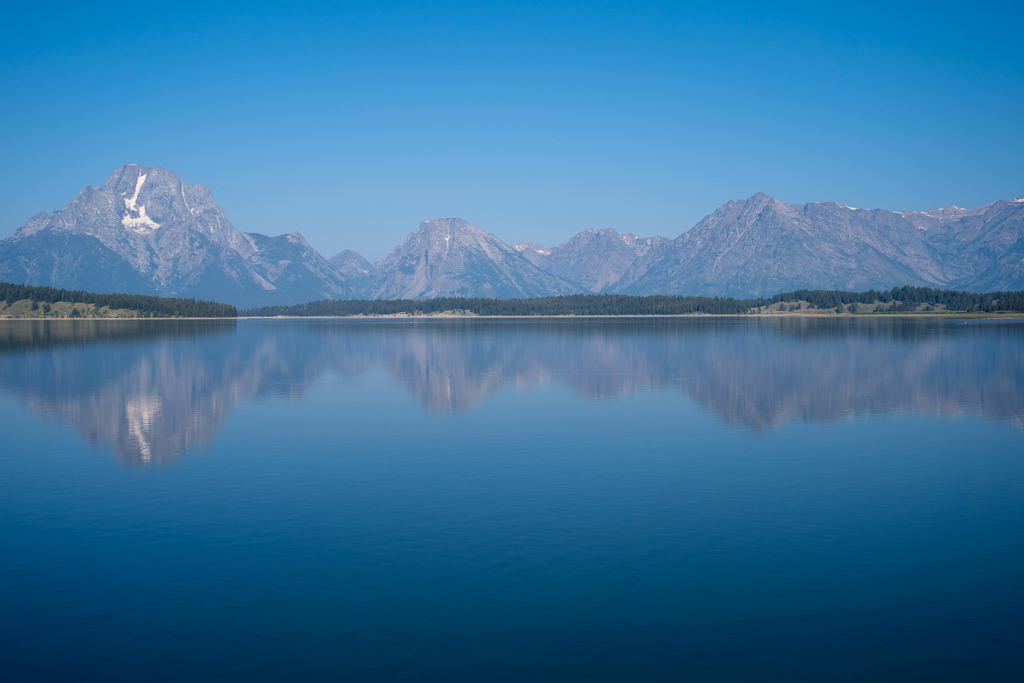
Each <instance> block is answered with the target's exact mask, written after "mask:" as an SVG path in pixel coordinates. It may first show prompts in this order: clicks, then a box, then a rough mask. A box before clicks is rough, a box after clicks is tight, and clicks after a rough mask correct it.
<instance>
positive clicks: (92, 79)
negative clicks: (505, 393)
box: [0, 2, 1024, 260]
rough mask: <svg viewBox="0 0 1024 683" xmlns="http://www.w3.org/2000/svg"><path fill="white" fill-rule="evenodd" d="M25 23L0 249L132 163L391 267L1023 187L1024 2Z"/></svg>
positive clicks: (635, 6) (191, 8)
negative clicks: (481, 232)
mask: <svg viewBox="0 0 1024 683" xmlns="http://www.w3.org/2000/svg"><path fill="white" fill-rule="evenodd" d="M21 4H22V5H24V6H23V7H14V8H7V9H5V20H4V22H2V25H0V92H2V93H3V98H2V102H0V126H2V130H3V135H2V138H0V150H2V159H3V161H2V164H0V174H2V177H0V188H2V189H0V237H5V236H8V235H10V234H12V233H13V232H14V230H16V229H17V228H18V227H20V226H21V225H23V224H24V222H25V220H26V219H27V218H28V217H29V216H31V215H32V214H34V213H36V212H37V211H52V210H54V209H56V208H61V207H63V206H65V205H66V204H67V203H68V202H69V201H70V200H71V199H72V198H73V197H74V195H75V194H76V193H77V192H78V191H79V190H80V189H81V188H82V187H83V186H85V185H99V184H102V182H103V181H104V180H105V179H106V177H107V176H108V175H109V174H110V173H111V172H112V171H113V170H114V168H116V167H117V166H119V165H120V164H122V163H138V164H143V165H146V166H151V165H160V166H165V167H167V168H171V169H174V170H176V171H177V172H178V173H179V174H180V175H181V176H182V177H183V178H184V179H185V180H186V181H188V182H192V183H196V182H199V183H202V184H204V185H206V186H208V187H209V188H211V189H212V190H213V193H214V197H215V198H216V200H217V201H218V203H220V205H221V206H222V207H224V209H225V211H227V214H228V217H229V218H230V219H231V221H232V223H233V224H234V225H235V227H237V228H239V229H241V230H244V231H247V232H262V233H267V234H281V233H285V232H290V231H292V230H299V231H300V232H302V233H303V234H304V235H306V237H307V238H308V239H309V241H310V242H311V243H312V244H313V246H315V247H316V248H318V249H319V250H320V251H322V252H323V253H324V254H325V255H328V256H329V255H331V254H333V253H335V252H337V251H339V250H341V249H343V248H352V249H356V250H357V251H360V252H362V253H363V254H365V255H366V256H367V257H369V258H371V259H372V260H376V259H379V258H381V257H383V256H384V255H385V254H386V253H387V252H388V251H389V250H390V249H391V248H392V247H393V246H395V245H396V244H398V243H400V242H402V241H403V240H404V239H405V236H406V235H407V234H408V233H410V232H412V231H415V230H416V229H417V227H418V224H419V222H420V221H421V220H425V219H428V218H432V217H435V216H458V217H461V218H465V219H467V220H469V221H471V222H473V223H475V224H476V225H478V226H480V227H481V228H483V229H485V230H487V231H488V232H492V233H494V234H496V235H498V236H499V237H500V238H502V239H504V240H505V241H507V242H514V241H518V240H520V239H530V240H533V241H535V242H539V243H542V244H548V245H554V244H557V243H559V242H562V241H564V240H566V239H568V238H569V237H570V236H571V235H573V234H574V233H576V232H578V231H579V230H582V229H585V228H591V227H596V228H602V227H613V228H616V229H617V230H619V231H621V232H635V233H637V234H642V235H651V234H661V235H667V236H670V237H675V236H677V235H679V234H680V233H681V232H683V231H684V230H686V229H687V228H689V227H691V226H692V225H693V224H694V223H696V222H697V221H698V220H700V219H701V218H702V217H703V216H704V215H706V214H708V213H710V212H711V211H713V210H714V209H715V208H716V207H718V206H719V205H721V204H722V203H724V202H726V201H728V200H730V199H741V198H745V197H748V196H750V195H752V194H754V193H755V192H758V191H762V192H767V193H768V194H771V195H773V196H776V197H778V198H779V199H782V200H783V201H786V202H790V203H804V202H809V201H815V200H835V201H841V202H843V203H845V204H849V205H852V206H861V207H881V208H888V209H894V210H908V209H924V208H929V207H935V206H944V205H949V204H957V205H960V206H980V205H982V204H986V203H989V202H991V201H995V200H997V199H1003V198H1009V197H1014V196H1018V195H1021V194H1024V48H1022V47H1021V45H1022V40H1021V38H1020V26H1021V25H1024V21H1022V20H1024V9H1022V8H1021V5H1020V4H1019V3H1018V4H1009V3H1006V4H999V3H987V4H986V3H974V4H963V3H957V4H945V3H927V4H925V3H921V4H901V3H884V4H876V5H872V4H850V5H845V6H830V5H828V6H827V3H815V4H786V3H782V4H767V5H755V4H745V3H738V4H718V3H707V4H696V3H694V4H686V3H678V2H677V3H600V2H586V3H539V2H509V3H500V2H498V3H496V2H488V3H459V2H422V3H386V2H374V3H365V4H362V3H344V4H341V5H339V4H332V3H325V4H322V5H316V4H304V5H303V4H289V5H287V6H285V5H283V4H282V5H270V4H261V3H258V2H250V3H244V4H238V5H231V4H220V5H217V6H215V7H211V6H209V5H207V4H205V3H190V2H176V3H172V4H166V3H129V4H119V3H101V4H94V3H77V4H74V5H68V6H64V5H62V4H53V5H48V6H33V7H29V6H28V3H21Z"/></svg>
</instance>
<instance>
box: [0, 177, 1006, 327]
mask: <svg viewBox="0 0 1024 683" xmlns="http://www.w3.org/2000/svg"><path fill="white" fill-rule="evenodd" d="M0 280H5V281H12V282H21V283H26V284H36V285H48V286H56V287H66V288H69V289H87V290H93V291H99V292H134V293H140V294H160V295H168V296H186V297H196V298H206V299H215V300H220V301H225V302H228V303H232V304H236V305H238V306H241V307H246V306H257V305H268V304H277V303H282V304H291V303H302V302H307V301H313V300H318V299H334V298H355V297H359V298H413V299H417V298H432V297H440V296H449V297H460V296H461V297H495V298H520V297H534V296H551V295H557V294H569V293H574V292H592V293H624V294H638V295H648V294H706V295H712V296H739V297H749V296H762V295H771V294H775V293H778V292H783V291H792V290H795V289H801V288H807V289H846V290H855V291H862V290H865V289H869V288H876V289H888V288H890V287H894V286H901V285H908V284H909V285H928V286H935V287H943V288H950V289H969V290H974V291H995V290H1015V289H1024V196H1021V197H1017V198H1014V199H1004V200H999V201H996V202H993V203H991V204H988V205H986V206H982V207H979V208H976V209H965V208H962V207H958V206H946V207H943V208H940V209H926V210H923V211H905V212H901V213H900V212H894V211H886V210H883V209H862V208H856V207H851V206H847V205H845V204H841V203H838V202H831V201H821V202H812V203H809V204H786V203H784V202H782V201H780V200H778V199H776V198H775V197H772V196H770V195H768V194H765V193H763V192H758V193H756V194H754V195H753V196H751V197H748V198H747V199H742V200H738V201H729V202H726V203H725V204H723V205H722V206H720V207H718V208H717V209H715V211H713V212H712V213H711V214H709V215H708V216H706V217H705V218H704V219H703V220H701V221H700V223H698V224H697V225H696V226H694V227H693V228H691V229H690V230H687V231H686V232H684V233H682V234H681V235H679V237H677V238H675V239H669V238H666V237H637V236H636V235H634V234H633V233H625V234H620V233H619V232H617V231H616V230H614V229H612V228H600V229H598V228H591V229H587V230H584V231H582V232H580V233H579V234H577V235H574V236H573V237H572V238H570V239H569V240H568V241H566V242H564V243H563V244H560V245H558V246H557V247H553V248H547V247H543V246H541V245H538V244H534V243H532V242H526V241H523V242H519V243H518V244H516V245H514V246H510V245H508V244H505V243H504V242H502V241H501V240H500V239H498V238H497V237H495V236H494V235H491V234H489V233H487V232H485V231H484V230H481V229H480V228H478V227H477V226H475V225H473V224H472V223H469V222H468V221H465V220H463V219H461V218H432V219H430V220H428V221H424V222H423V223H421V224H420V226H419V229H418V230H417V231H416V232H414V233H412V234H410V235H409V236H408V238H407V239H406V241H405V242H404V243H403V244H402V245H400V246H398V247H396V248H395V249H394V251H392V252H391V253H390V254H389V255H388V256H387V257H386V258H385V259H383V260H382V261H380V262H378V263H370V262H369V261H367V260H366V259H365V258H363V257H362V256H360V255H359V254H357V253H355V252H352V251H344V252H341V253H340V254H338V255H336V256H334V257H333V258H332V259H331V261H330V262H328V261H327V260H326V259H324V257H323V256H321V255H320V254H319V253H318V252H317V251H316V249H314V248H313V247H312V246H311V245H310V244H309V243H308V242H307V241H306V239H305V238H304V237H303V236H302V235H301V234H300V233H298V232H290V233H288V234H286V235H281V236H278V237H268V236H266V235H260V234H257V233H244V232H241V231H239V230H237V229H236V228H235V227H234V226H233V225H231V222H230V221H229V220H228V218H227V216H226V215H225V213H224V211H223V210H222V209H221V208H220V207H219V206H218V205H217V203H216V202H215V201H214V198H213V193H212V192H211V191H210V190H209V189H207V188H206V187H204V186H203V185H200V184H198V183H197V184H194V185H192V184H189V183H187V182H185V181H183V180H182V179H181V178H180V177H179V176H178V174H177V173H175V172H174V171H172V170H170V169H166V168H163V167H161V166H141V165H138V164H125V165H124V166H121V167H119V168H118V169H117V170H115V171H114V173H112V174H111V175H110V176H109V177H108V178H107V180H106V182H105V183H104V184H103V185H100V186H96V187H85V188H83V189H82V191H81V192H79V193H78V195H77V196H76V197H75V198H74V199H73V200H72V201H71V203H69V204H68V205H67V206H66V207H64V208H63V209H60V210H58V211H54V212H53V213H49V214H46V213H38V214H36V215H35V216H33V217H32V218H30V219H29V220H28V221H27V222H26V223H25V225H24V226H23V227H22V228H20V229H19V230H18V231H17V232H16V233H15V235H14V236H12V237H10V238H7V239H5V240H0Z"/></svg>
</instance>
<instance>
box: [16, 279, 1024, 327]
mask: <svg viewBox="0 0 1024 683" xmlns="http://www.w3.org/2000/svg"><path fill="white" fill-rule="evenodd" d="M791 312H802V313H823V314H829V313H831V314H843V315H845V314H880V313H890V314H893V313H896V314H899V313H903V314H907V313H922V314H927V313H968V314H978V313H981V314H984V313H1024V291H1015V292H991V293H975V292H959V291H956V290H943V289H933V288H930V287H912V286H905V287H894V288H893V289H890V290H874V289H871V290H868V291H865V292H847V291H841V290H809V289H801V290H796V291H793V292H785V293H782V294H776V295H775V296H773V297H766V298H757V299H736V298H731V297H707V296H626V295H622V294H570V295H564V296H553V297H541V298H535V299H477V298H473V299H468V298H457V297H444V298H437V299H424V300H413V299H370V300H362V299H335V300H325V301H312V302H309V303H305V304H297V305H295V306H264V307H261V308H254V309H249V310H244V311H238V310H237V309H236V307H234V306H231V305H230V304H222V303H218V302H214V301H198V300H195V299H175V298H163V297H156V296H148V295H141V294H97V293H93V292H86V291H82V290H67V289H57V288H54V287H36V286H32V285H16V284H11V283H5V282H0V317H20V318H80V317H88V318H234V317H237V316H239V315H242V316H247V317H372V316H403V315H405V316H429V315H466V316H601V315H750V314H774V313H791Z"/></svg>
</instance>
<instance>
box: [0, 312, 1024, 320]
mask: <svg viewBox="0 0 1024 683" xmlns="http://www.w3.org/2000/svg"><path fill="white" fill-rule="evenodd" d="M551 318H558V319H563V318H566V319H590V318H601V319H606V318H758V319H765V318H832V319H870V318H918V319H935V318H948V319H964V320H1007V319H1012V320H1019V319H1024V313H1014V312H1008V313H966V312H949V313H945V312H929V313H803V312H797V311H793V312H786V313H775V312H773V313H636V314H628V313H623V314H593V315H572V314H552V315H475V314H459V313H427V314H423V315H410V314H408V313H392V314H384V315H274V316H253V315H240V316H236V317H233V318H193V317H188V318H186V317H182V318H142V317H123V318H100V317H96V318H57V317H52V316H49V317H42V316H40V317H28V316H25V317H18V318H14V317H3V316H0V323H3V322H8V321H18V320H31V321H40V320H43V321H46V320H52V321H75V322H92V321H99V320H103V321H110V322H124V321H134V322H160V321H172V320H211V321H226V320H431V319H445V320H448V319H480V320H504V319H510V320H536V319H551Z"/></svg>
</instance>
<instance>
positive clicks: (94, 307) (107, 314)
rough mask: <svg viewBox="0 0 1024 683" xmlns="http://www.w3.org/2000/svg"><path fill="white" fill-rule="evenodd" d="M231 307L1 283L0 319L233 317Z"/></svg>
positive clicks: (196, 301)
mask: <svg viewBox="0 0 1024 683" xmlns="http://www.w3.org/2000/svg"><path fill="white" fill-rule="evenodd" d="M237 316H238V309H237V308H235V307H234V306H231V305H229V304H222V303H218V302H215V301H198V300H196V299H174V298H165V297H159V296H148V295H144V294H97V293H94V292H86V291H82V290H77V289H76V290H68V289H57V288H55V287H37V286H34V285H16V284H12V283H9V282H0V317H18V318H234V317H237Z"/></svg>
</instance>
